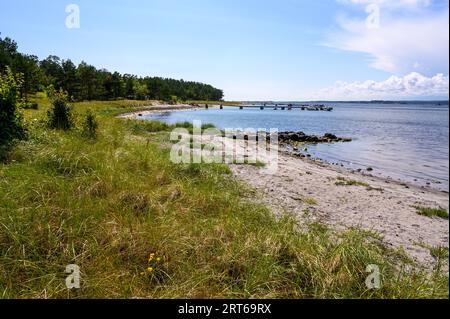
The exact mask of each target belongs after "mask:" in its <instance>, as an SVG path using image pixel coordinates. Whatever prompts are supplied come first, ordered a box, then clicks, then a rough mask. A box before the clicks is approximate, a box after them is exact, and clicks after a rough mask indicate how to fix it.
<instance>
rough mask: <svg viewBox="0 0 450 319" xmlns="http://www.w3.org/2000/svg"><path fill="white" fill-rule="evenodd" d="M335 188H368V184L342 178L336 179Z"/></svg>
mask: <svg viewBox="0 0 450 319" xmlns="http://www.w3.org/2000/svg"><path fill="white" fill-rule="evenodd" d="M335 184H336V185H337V186H363V187H370V185H369V184H367V183H365V182H361V181H357V180H348V179H345V178H343V177H338V178H337V180H336V183H335Z"/></svg>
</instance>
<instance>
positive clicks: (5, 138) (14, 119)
mask: <svg viewBox="0 0 450 319" xmlns="http://www.w3.org/2000/svg"><path fill="white" fill-rule="evenodd" d="M21 84H22V75H21V74H18V75H16V76H14V75H13V73H12V71H11V69H10V68H7V69H6V73H5V74H0V160H2V159H4V156H5V155H6V153H7V151H8V149H9V147H10V146H11V144H12V142H13V141H14V140H15V139H21V138H24V137H25V129H24V127H23V123H22V116H21V114H20V113H19V111H18V108H17V99H18V96H19V90H20V86H21Z"/></svg>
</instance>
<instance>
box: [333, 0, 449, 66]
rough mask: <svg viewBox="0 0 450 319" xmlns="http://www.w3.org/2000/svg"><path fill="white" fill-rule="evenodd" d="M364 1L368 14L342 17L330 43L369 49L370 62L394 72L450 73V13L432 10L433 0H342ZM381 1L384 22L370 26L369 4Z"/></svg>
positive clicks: (348, 1)
mask: <svg viewBox="0 0 450 319" xmlns="http://www.w3.org/2000/svg"><path fill="white" fill-rule="evenodd" d="M338 1H339V2H341V3H344V4H354V5H360V7H361V13H363V14H364V17H361V16H360V17H359V18H348V17H343V16H341V17H339V18H338V24H339V26H340V29H341V31H340V32H337V33H335V34H333V35H332V36H331V37H330V40H329V41H328V43H327V45H329V46H331V47H334V48H338V49H341V50H346V51H354V52H361V53H366V54H367V55H368V56H369V59H370V65H371V66H372V67H374V68H376V69H380V70H383V71H387V72H389V73H392V74H407V73H409V72H412V71H418V72H421V73H424V74H427V75H432V74H435V73H445V74H447V73H448V67H449V64H448V57H449V16H448V14H449V13H448V5H447V7H446V8H445V9H441V10H435V9H434V10H432V9H431V8H430V5H431V4H432V1H431V0H338ZM374 3H375V4H377V5H379V13H380V20H379V21H380V23H379V27H377V28H368V27H367V24H366V18H367V17H368V14H370V13H369V12H368V13H367V14H366V13H365V11H364V10H365V9H366V7H365V6H366V5H369V4H374Z"/></svg>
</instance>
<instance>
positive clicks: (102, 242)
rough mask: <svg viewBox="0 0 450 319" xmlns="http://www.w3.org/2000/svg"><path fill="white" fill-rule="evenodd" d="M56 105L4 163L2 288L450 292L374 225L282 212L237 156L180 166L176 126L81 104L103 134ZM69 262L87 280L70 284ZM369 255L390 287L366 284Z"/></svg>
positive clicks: (244, 294) (118, 293) (196, 294)
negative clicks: (341, 227)
mask: <svg viewBox="0 0 450 319" xmlns="http://www.w3.org/2000/svg"><path fill="white" fill-rule="evenodd" d="M125 104H126V103H125ZM46 105H47V104H45V103H42V105H40V107H39V110H27V113H26V118H27V120H28V123H29V124H28V125H29V127H30V138H29V140H27V141H24V142H22V143H20V144H19V145H18V146H17V147H16V148H15V149H14V151H13V152H12V153H11V154H10V160H9V163H8V164H1V166H0V296H2V297H3V298H15V297H19V298H95V297H106V298H131V297H142V298H430V297H436V298H447V297H448V277H447V276H446V275H444V274H442V273H441V272H436V273H433V274H430V273H429V272H425V271H421V270H420V269H418V268H412V267H413V266H414V265H413V264H412V262H411V261H409V260H408V259H407V258H405V257H404V256H403V254H401V253H400V252H396V251H393V250H390V249H387V248H385V247H383V246H382V245H381V244H380V243H379V241H378V239H376V238H374V236H371V234H369V233H365V232H362V231H359V230H357V229H351V230H348V231H345V232H336V231H334V230H331V229H328V228H327V227H325V226H323V225H320V224H310V225H307V226H300V225H298V223H297V222H296V221H295V220H294V219H293V218H290V217H285V218H282V219H276V218H275V217H274V216H273V215H272V214H271V213H270V212H269V211H268V210H267V209H266V208H265V207H263V206H260V205H255V204H254V203H249V202H247V201H246V200H244V199H243V198H244V197H245V195H246V192H247V190H246V187H244V186H243V185H241V184H239V183H238V182H237V181H236V180H234V179H233V178H232V177H231V176H230V174H229V172H230V171H229V169H228V167H227V166H223V165H175V164H172V163H171V162H170V161H169V160H168V159H169V149H168V148H169V146H170V142H169V141H168V137H167V134H166V133H161V132H160V133H157V134H153V135H149V134H148V131H149V129H148V125H150V126H151V125H154V124H145V123H143V122H139V121H135V122H127V121H123V120H118V119H114V118H112V116H111V115H112V114H117V113H118V111H119V110H123V109H126V108H127V107H128V106H126V105H125V106H124V107H123V106H117V105H113V104H111V105H109V106H108V103H107V102H101V103H81V104H80V103H78V104H75V105H74V112H75V113H78V114H84V112H85V111H86V110H87V109H88V108H89V109H92V110H93V111H94V112H95V113H96V114H97V116H98V117H99V128H98V131H99V134H98V138H97V139H96V140H90V141H87V140H86V139H83V138H82V136H80V134H79V133H78V132H77V131H76V130H72V131H68V132H64V131H54V130H49V129H48V128H46V126H45V125H43V124H41V122H40V119H41V118H42V116H45V111H46V108H47V107H46ZM35 118H36V119H37V121H34V119H35ZM150 131H156V132H159V131H160V128H158V129H157V130H156V129H155V130H150ZM150 254H155V256H158V258H161V259H160V260H159V261H158V262H155V263H153V264H152V268H153V270H152V272H149V271H146V269H148V266H149V255H150ZM68 264H77V265H78V266H80V268H81V272H82V274H81V275H82V277H81V289H79V290H72V291H68V290H67V288H66V287H65V281H64V279H65V277H66V276H67V274H65V272H64V270H65V267H66V265H68ZM370 264H376V265H379V267H380V269H381V273H382V288H381V289H377V290H369V289H367V288H366V286H365V278H366V276H367V275H368V274H367V273H366V272H365V270H366V267H367V266H368V265H370ZM414 269H415V270H414Z"/></svg>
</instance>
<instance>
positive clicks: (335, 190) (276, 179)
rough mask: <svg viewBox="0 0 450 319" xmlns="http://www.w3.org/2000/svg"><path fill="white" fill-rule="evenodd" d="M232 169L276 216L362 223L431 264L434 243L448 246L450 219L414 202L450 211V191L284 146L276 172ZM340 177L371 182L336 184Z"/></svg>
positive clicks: (337, 225) (386, 241)
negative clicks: (368, 171)
mask: <svg viewBox="0 0 450 319" xmlns="http://www.w3.org/2000/svg"><path fill="white" fill-rule="evenodd" d="M231 169H232V172H233V174H234V176H235V177H236V178H238V179H239V180H240V181H242V182H244V183H246V184H248V185H249V186H251V187H252V188H253V189H255V190H256V193H257V195H258V196H257V200H256V201H257V202H259V203H262V204H264V205H266V206H268V207H269V208H270V209H271V210H272V212H273V213H274V214H276V215H277V216H283V215H284V214H290V215H294V216H295V217H297V219H298V220H299V221H300V222H304V221H320V222H324V223H325V224H327V225H329V226H332V227H334V228H336V229H338V230H339V229H346V228H351V227H357V228H360V229H362V230H366V231H370V232H375V233H376V234H379V235H380V236H382V237H383V240H382V242H383V243H384V244H385V245H386V246H387V247H390V248H403V249H404V251H405V253H406V254H407V255H408V256H409V257H411V258H412V259H413V260H414V261H416V262H418V263H419V264H421V265H423V266H425V267H426V268H432V267H433V265H434V264H435V263H436V260H435V259H434V258H433V257H432V256H431V248H436V247H445V248H447V249H448V247H449V220H448V219H441V218H436V217H431V218H430V217H426V216H421V215H419V214H417V212H416V209H415V208H414V206H423V207H432V208H438V207H441V208H444V209H446V210H447V211H448V208H449V197H448V193H445V192H442V191H439V190H435V189H432V188H422V187H419V186H416V185H411V184H408V183H403V182H400V181H396V180H391V179H386V178H383V177H378V176H372V175H368V174H363V173H357V172H351V171H349V170H347V169H345V168H340V167H335V166H333V165H331V164H329V163H325V162H320V163H319V162H317V161H314V160H311V159H301V158H297V157H294V156H292V155H289V154H286V153H284V152H283V151H280V152H279V167H278V171H277V172H276V173H275V174H274V175H267V174H263V173H261V172H260V168H257V167H254V166H251V165H231ZM341 179H342V180H347V181H358V182H360V183H361V184H364V185H365V184H367V185H369V187H366V186H361V185H353V186H343V185H337V182H338V181H339V180H341ZM253 197H254V196H253ZM446 267H447V268H445V271H446V272H448V265H447V266H446Z"/></svg>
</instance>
